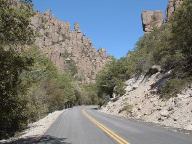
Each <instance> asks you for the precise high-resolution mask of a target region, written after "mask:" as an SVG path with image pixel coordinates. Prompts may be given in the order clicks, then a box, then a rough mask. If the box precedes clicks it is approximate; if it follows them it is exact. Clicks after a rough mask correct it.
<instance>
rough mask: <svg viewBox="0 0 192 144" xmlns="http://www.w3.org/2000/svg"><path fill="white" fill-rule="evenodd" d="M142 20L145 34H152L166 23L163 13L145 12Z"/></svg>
mask: <svg viewBox="0 0 192 144" xmlns="http://www.w3.org/2000/svg"><path fill="white" fill-rule="evenodd" d="M141 18H142V25H143V31H144V32H152V31H153V30H154V28H159V27H161V26H162V24H163V21H164V19H163V13H162V12H161V11H143V12H142V15H141Z"/></svg>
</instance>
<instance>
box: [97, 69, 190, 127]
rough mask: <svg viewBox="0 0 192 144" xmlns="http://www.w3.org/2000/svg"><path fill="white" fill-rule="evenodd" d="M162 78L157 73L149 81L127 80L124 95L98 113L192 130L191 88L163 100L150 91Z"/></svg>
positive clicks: (146, 79) (143, 78) (152, 90)
mask: <svg viewBox="0 0 192 144" xmlns="http://www.w3.org/2000/svg"><path fill="white" fill-rule="evenodd" d="M162 77H163V76H162V75H161V74H160V73H156V74H154V75H152V76H151V77H149V78H146V77H144V76H140V77H139V78H132V79H130V80H128V81H127V82H126V85H127V86H126V94H125V95H124V96H122V97H120V98H119V99H118V100H117V101H115V102H109V103H108V104H107V105H106V106H103V107H102V108H101V111H102V112H105V113H108V114H113V115H118V116H123V117H131V118H135V119H141V120H144V121H146V122H153V123H158V124H161V125H165V126H170V127H175V128H181V129H186V130H192V87H187V88H186V89H184V90H183V91H182V92H181V93H180V94H178V95H177V97H172V98H170V99H168V100H163V99H161V98H160V96H159V95H157V94H155V91H156V89H152V88H151V86H152V85H153V84H155V83H156V82H157V81H158V80H159V79H160V78H162ZM126 106H129V107H130V106H131V110H130V109H129V110H126V109H125V107H126ZM122 110H123V111H122Z"/></svg>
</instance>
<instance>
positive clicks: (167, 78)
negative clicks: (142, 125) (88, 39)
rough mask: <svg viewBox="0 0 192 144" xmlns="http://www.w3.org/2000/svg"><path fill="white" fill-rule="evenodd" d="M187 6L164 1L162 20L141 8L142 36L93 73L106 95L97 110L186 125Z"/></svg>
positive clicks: (190, 110)
mask: <svg viewBox="0 0 192 144" xmlns="http://www.w3.org/2000/svg"><path fill="white" fill-rule="evenodd" d="M191 8H192V7H191V1H190V0H185V1H181V0H170V1H169V3H168V6H167V14H166V18H165V19H163V13H162V12H161V11H143V13H142V25H143V30H144V32H145V34H144V36H143V37H142V38H141V39H140V40H139V41H138V42H137V44H136V47H135V48H134V49H133V51H130V52H129V53H128V55H127V57H124V58H121V59H120V60H114V61H113V62H112V63H111V64H109V65H107V67H105V70H103V71H102V72H101V73H100V75H99V77H98V80H97V83H98V85H99V88H100V89H99V90H100V93H103V94H104V93H107V94H108V96H110V97H111V100H109V102H108V103H106V104H105V105H104V106H102V108H101V111H102V112H105V113H108V114H114V115H119V116H123V117H129V118H135V119H141V120H144V121H147V122H154V123H159V124H162V125H166V126H171V127H176V128H181V129H187V130H192V119H191V118H192V89H191V84H192V79H191V76H192V75H191V74H192V73H191V58H192V53H191V41H192V37H191V34H190V32H191V31H192V29H191V22H192V21H191V20H192V19H191V16H190V14H191V13H192V9H191ZM110 76H111V79H108V80H106V77H110ZM114 81H115V83H113V85H110V84H111V83H112V82H114ZM101 84H104V85H107V87H102V86H101Z"/></svg>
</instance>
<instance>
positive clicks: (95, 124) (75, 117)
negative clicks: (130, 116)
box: [44, 107, 192, 144]
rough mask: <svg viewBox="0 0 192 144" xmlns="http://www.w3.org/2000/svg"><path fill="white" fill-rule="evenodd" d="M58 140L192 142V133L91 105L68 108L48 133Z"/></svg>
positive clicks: (65, 143)
mask: <svg viewBox="0 0 192 144" xmlns="http://www.w3.org/2000/svg"><path fill="white" fill-rule="evenodd" d="M45 138H46V139H47V141H46V142H45V141H44V142H45V143H56V144H192V135H185V134H182V133H178V132H173V131H169V130H168V129H164V128H161V127H157V126H156V127H154V126H151V125H150V124H148V123H144V122H138V121H133V120H127V119H124V118H119V117H116V116H111V115H107V114H104V113H101V112H98V111H97V110H94V109H92V108H91V107H74V108H71V109H68V110H66V111H65V112H63V114H61V116H60V117H59V118H58V119H57V120H56V121H55V123H54V124H53V125H52V126H51V127H50V128H49V129H48V131H47V132H46V133H45V136H44V139H45Z"/></svg>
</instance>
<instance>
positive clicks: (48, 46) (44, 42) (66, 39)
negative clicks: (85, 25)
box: [32, 11, 109, 83]
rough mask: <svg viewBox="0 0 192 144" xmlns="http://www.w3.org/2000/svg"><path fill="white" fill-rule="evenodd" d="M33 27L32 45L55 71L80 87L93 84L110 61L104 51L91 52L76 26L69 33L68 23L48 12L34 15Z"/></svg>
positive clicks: (93, 50)
mask: <svg viewBox="0 0 192 144" xmlns="http://www.w3.org/2000/svg"><path fill="white" fill-rule="evenodd" d="M32 26H33V28H34V29H35V30H36V32H37V33H38V38H37V39H36V42H35V43H36V45H37V46H38V47H39V48H40V50H41V51H42V52H43V53H45V54H46V55H47V56H48V57H49V58H50V59H51V60H52V61H53V62H54V63H55V65H56V66H57V67H58V69H60V70H62V71H64V70H67V71H69V72H70V73H72V74H73V75H74V77H76V79H78V80H79V81H81V82H83V83H90V82H94V80H95V77H96V74H97V72H98V71H100V70H101V69H102V67H103V66H104V65H105V63H106V62H107V61H108V60H109V57H108V56H107V55H106V51H105V49H99V50H98V51H97V50H96V49H95V48H93V46H92V42H91V41H90V40H89V39H88V38H87V37H86V36H85V35H84V34H83V33H82V32H81V31H80V28H79V25H78V24H77V23H76V24H75V25H74V29H73V30H71V29H70V24H69V23H68V22H62V21H59V20H58V19H56V18H54V17H53V16H52V14H51V12H50V11H48V12H46V13H44V14H40V13H36V15H35V16H34V17H33V18H32Z"/></svg>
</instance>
